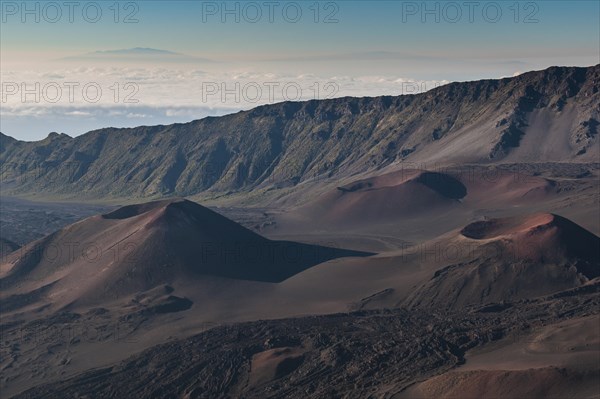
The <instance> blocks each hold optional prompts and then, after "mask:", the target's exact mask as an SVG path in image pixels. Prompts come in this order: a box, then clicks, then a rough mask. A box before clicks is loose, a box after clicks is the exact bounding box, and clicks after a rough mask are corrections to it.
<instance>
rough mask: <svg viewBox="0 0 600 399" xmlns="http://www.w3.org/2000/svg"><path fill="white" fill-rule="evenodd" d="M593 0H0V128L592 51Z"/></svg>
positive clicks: (362, 89) (358, 85)
mask: <svg viewBox="0 0 600 399" xmlns="http://www.w3.org/2000/svg"><path fill="white" fill-rule="evenodd" d="M599 4H600V2H599V1H597V0H591V1H553V0H542V1H514V0H508V1H456V2H454V1H437V2H436V1H416V2H413V1H348V0H341V1H268V0H265V1H256V2H255V1H216V2H213V1H199V0H188V1H168V2H167V1H158V0H144V1H113V0H108V1H82V2H79V1H66V0H58V1H22V0H19V1H5V0H2V1H0V10H1V25H0V80H1V93H0V117H1V118H0V131H1V132H2V133H4V134H8V135H10V136H13V137H15V138H18V139H21V140H40V139H43V138H44V137H46V136H47V135H48V133H50V132H60V133H67V134H69V135H71V136H77V135H80V134H83V133H85V132H87V131H90V130H93V129H99V128H104V127H131V126H139V125H155V124H169V123H174V122H186V121H190V120H193V119H199V118H202V117H205V116H208V115H223V114H226V113H231V112H237V111H239V110H243V109H250V108H252V107H255V106H257V105H261V104H268V103H274V102H279V101H284V100H293V101H295V100H308V99H326V98H333V97H340V96H378V95H401V94H414V93H418V92H422V91H425V90H429V89H431V88H434V87H436V86H439V85H443V84H446V83H448V82H453V81H468V80H477V79H486V78H502V77H510V76H514V75H518V74H520V73H523V72H526V71H530V70H539V69H544V68H547V67H549V66H553V65H570V66H573V65H574V66H590V65H595V64H598V63H600V5H599Z"/></svg>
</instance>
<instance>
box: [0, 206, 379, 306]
mask: <svg viewBox="0 0 600 399" xmlns="http://www.w3.org/2000/svg"><path fill="white" fill-rule="evenodd" d="M364 255H367V254H366V253H360V252H354V251H346V250H339V249H334V248H327V247H321V246H316V245H307V244H299V243H293V242H287V241H271V240H267V239H265V238H263V237H261V236H259V235H258V234H255V233H253V232H252V231H250V230H248V229H246V228H244V227H242V226H240V225H238V224H236V223H234V222H232V221H230V220H229V219H227V218H225V217H223V216H221V215H219V214H217V213H215V212H213V211H211V210H209V209H207V208H204V207H202V206H200V205H198V204H196V203H193V202H190V201H187V200H167V201H158V202H152V203H148V204H141V205H132V206H127V207H123V208H120V209H118V210H116V211H114V212H111V213H108V214H106V215H99V216H94V217H91V218H88V219H85V220H83V221H81V222H78V223H75V224H73V225H70V226H68V227H66V228H64V229H62V230H60V231H58V232H56V233H54V234H52V235H50V236H47V237H45V238H43V239H41V240H38V241H37V242H34V243H32V244H29V245H27V246H25V247H23V248H22V249H21V250H20V251H17V252H15V253H13V254H11V255H9V256H8V257H7V258H6V260H5V262H3V263H2V265H1V269H0V270H1V275H0V276H1V279H0V283H1V284H2V286H3V287H4V288H6V289H8V290H7V291H8V293H6V294H5V295H3V297H4V298H5V299H6V298H7V297H8V296H9V295H10V294H12V295H23V294H24V293H27V292H39V289H40V288H41V287H44V286H47V285H49V284H52V289H51V290H50V292H49V293H48V298H49V299H51V301H52V302H54V301H58V300H59V298H60V302H62V303H67V302H72V301H83V302H86V301H87V302H94V303H95V302H102V301H107V300H114V299H118V298H121V297H124V296H126V295H130V294H134V293H137V292H143V291H146V290H149V289H151V288H153V287H156V286H158V285H164V284H172V283H174V282H177V281H183V282H189V281H193V280H195V279H200V278H203V276H216V277H224V278H230V279H243V280H254V281H266V282H278V281H282V280H284V279H286V278H288V277H290V276H292V275H294V274H296V273H299V272H301V271H302V270H305V269H306V268H309V267H311V266H313V265H315V264H318V263H321V262H324V261H327V260H330V259H333V258H337V257H341V256H364ZM36 290H38V291H36Z"/></svg>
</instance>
